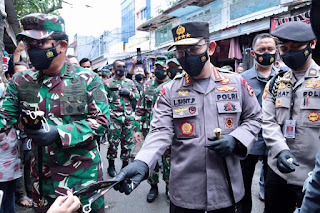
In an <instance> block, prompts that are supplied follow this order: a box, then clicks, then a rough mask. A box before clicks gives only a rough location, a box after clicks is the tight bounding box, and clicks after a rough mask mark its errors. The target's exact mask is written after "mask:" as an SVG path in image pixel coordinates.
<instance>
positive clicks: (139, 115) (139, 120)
mask: <svg viewBox="0 0 320 213" xmlns="http://www.w3.org/2000/svg"><path fill="white" fill-rule="evenodd" d="M146 113H147V110H146V109H145V93H144V89H143V90H141V92H140V97H139V99H138V102H137V106H136V112H135V114H136V116H135V129H136V132H142V127H143V123H144V122H145V120H146V119H145V118H146Z"/></svg>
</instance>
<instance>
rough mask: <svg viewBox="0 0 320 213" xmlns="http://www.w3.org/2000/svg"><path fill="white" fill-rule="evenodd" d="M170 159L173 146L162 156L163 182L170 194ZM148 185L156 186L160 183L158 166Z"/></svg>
mask: <svg viewBox="0 0 320 213" xmlns="http://www.w3.org/2000/svg"><path fill="white" fill-rule="evenodd" d="M170 157H171V146H169V147H168V148H167V149H166V151H165V152H164V154H163V155H162V173H163V176H162V178H163V180H164V182H165V183H166V193H167V192H169V177H170ZM148 183H149V184H150V185H154V184H157V183H159V165H158V164H157V165H156V167H155V169H154V170H153V172H152V174H151V176H150V177H149V178H148Z"/></svg>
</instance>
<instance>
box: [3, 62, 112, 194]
mask: <svg viewBox="0 0 320 213" xmlns="http://www.w3.org/2000/svg"><path fill="white" fill-rule="evenodd" d="M22 109H29V110H40V111H43V112H44V113H45V115H44V117H45V118H46V120H47V122H48V124H50V125H55V126H56V127H57V129H58V132H59V134H60V139H61V142H60V143H54V144H52V145H50V146H46V147H44V149H43V150H44V153H43V165H44V168H50V171H51V176H52V180H53V182H54V187H55V190H58V191H59V189H57V188H56V187H58V188H59V187H62V188H63V187H64V186H62V185H64V184H66V185H67V186H68V187H69V188H74V189H77V188H78V187H79V185H82V184H83V182H87V183H88V182H91V181H95V180H97V179H101V178H102V176H101V174H102V170H101V163H100V162H101V160H100V157H99V156H100V155H99V152H98V149H97V142H96V140H95V138H96V137H99V136H100V137H101V136H103V135H104V133H105V131H106V129H107V127H108V124H109V120H110V114H109V109H108V102H107V99H106V94H105V90H104V86H103V83H102V82H101V80H100V78H99V76H97V75H96V74H94V73H93V72H92V71H90V70H88V69H84V68H82V67H74V66H72V65H71V64H69V63H65V64H64V66H63V68H62V70H61V72H60V73H58V74H57V75H54V76H48V75H47V74H44V73H42V72H41V71H36V70H27V71H23V72H20V73H17V74H15V75H14V76H13V78H12V80H11V81H10V82H9V84H8V87H7V90H6V91H5V93H4V96H2V97H1V99H0V131H2V132H3V131H5V130H6V129H8V128H10V127H12V126H13V125H14V124H16V123H17V122H19V120H20V114H21V110H22ZM36 148H37V147H36V146H35V145H33V147H32V149H33V152H34V153H35V154H37V149H36ZM33 163H34V161H33ZM92 167H94V168H95V169H93V171H94V174H92V173H91V174H88V173H89V172H86V171H88V170H89V169H90V168H92ZM33 172H36V171H33ZM46 174H47V173H45V176H47V175H46ZM48 174H49V173H48ZM70 174H74V175H72V176H70V177H69V178H68V180H65V178H66V177H68V176H67V175H70ZM35 175H37V174H35ZM82 179H83V181H82ZM59 181H60V182H61V181H63V182H64V184H62V185H61V184H59ZM70 181H71V182H70ZM74 184H76V185H74Z"/></svg>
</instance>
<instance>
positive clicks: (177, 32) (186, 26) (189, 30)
mask: <svg viewBox="0 0 320 213" xmlns="http://www.w3.org/2000/svg"><path fill="white" fill-rule="evenodd" d="M171 31H172V36H173V41H174V43H173V44H172V45H171V46H170V47H169V48H168V50H170V49H171V48H172V47H174V46H179V45H195V44H197V43H199V41H200V40H201V39H209V37H210V34H209V23H208V22H203V21H195V22H187V23H183V24H179V25H178V26H176V27H174V28H172V30H171Z"/></svg>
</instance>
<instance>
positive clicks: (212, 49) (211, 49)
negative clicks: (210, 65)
mask: <svg viewBox="0 0 320 213" xmlns="http://www.w3.org/2000/svg"><path fill="white" fill-rule="evenodd" d="M216 47H217V43H216V42H214V41H211V42H210V43H209V56H212V55H213V53H214V52H215V50H216Z"/></svg>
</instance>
